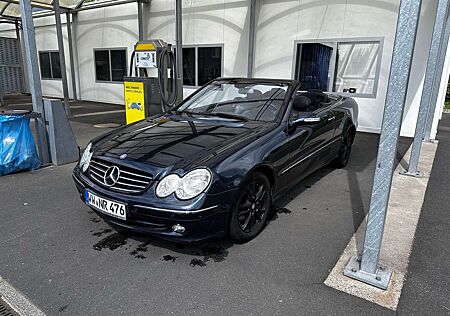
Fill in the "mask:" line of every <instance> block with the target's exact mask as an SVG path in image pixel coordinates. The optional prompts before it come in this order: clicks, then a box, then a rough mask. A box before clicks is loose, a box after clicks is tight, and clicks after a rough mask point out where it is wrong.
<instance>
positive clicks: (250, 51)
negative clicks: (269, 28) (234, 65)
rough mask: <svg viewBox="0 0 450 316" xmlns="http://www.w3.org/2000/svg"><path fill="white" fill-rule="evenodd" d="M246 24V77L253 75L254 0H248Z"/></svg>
mask: <svg viewBox="0 0 450 316" xmlns="http://www.w3.org/2000/svg"><path fill="white" fill-rule="evenodd" d="M249 11H250V12H249V13H250V17H249V26H248V56H247V77H248V78H251V77H253V58H254V56H255V32H256V0H250V7H249Z"/></svg>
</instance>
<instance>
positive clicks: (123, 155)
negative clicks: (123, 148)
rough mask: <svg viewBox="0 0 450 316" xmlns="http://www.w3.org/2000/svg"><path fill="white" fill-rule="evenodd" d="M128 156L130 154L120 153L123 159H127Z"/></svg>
mask: <svg viewBox="0 0 450 316" xmlns="http://www.w3.org/2000/svg"><path fill="white" fill-rule="evenodd" d="M127 157H128V155H127V154H122V155H120V157H119V158H120V159H122V160H123V159H125V158H127Z"/></svg>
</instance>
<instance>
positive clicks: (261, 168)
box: [245, 164, 276, 194]
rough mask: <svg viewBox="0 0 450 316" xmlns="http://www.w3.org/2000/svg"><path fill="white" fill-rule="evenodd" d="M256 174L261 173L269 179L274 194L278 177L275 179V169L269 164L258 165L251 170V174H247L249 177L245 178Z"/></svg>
mask: <svg viewBox="0 0 450 316" xmlns="http://www.w3.org/2000/svg"><path fill="white" fill-rule="evenodd" d="M255 172H261V173H262V174H264V175H265V176H266V177H267V179H268V180H269V182H270V186H271V189H272V194H273V192H274V188H275V187H276V177H275V171H274V170H273V168H272V167H271V166H269V165H267V164H259V165H256V166H255V167H253V168H252V169H251V170H249V172H247V175H246V177H245V178H247V177H249V176H250V175H251V174H252V173H255Z"/></svg>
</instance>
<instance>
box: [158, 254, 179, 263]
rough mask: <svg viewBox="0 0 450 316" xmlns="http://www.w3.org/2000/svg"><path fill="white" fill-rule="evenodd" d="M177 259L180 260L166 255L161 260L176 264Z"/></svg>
mask: <svg viewBox="0 0 450 316" xmlns="http://www.w3.org/2000/svg"><path fill="white" fill-rule="evenodd" d="M177 259H178V257H175V256H171V255H165V256H163V257H162V258H161V261H170V262H175V260H177Z"/></svg>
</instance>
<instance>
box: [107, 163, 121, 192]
mask: <svg viewBox="0 0 450 316" xmlns="http://www.w3.org/2000/svg"><path fill="white" fill-rule="evenodd" d="M119 176H120V170H119V168H118V167H116V166H112V167H109V168H108V169H107V170H106V172H105V175H104V176H103V182H104V183H105V184H106V185H107V186H109V187H111V186H113V185H114V184H116V183H117V181H118V180H119Z"/></svg>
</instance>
